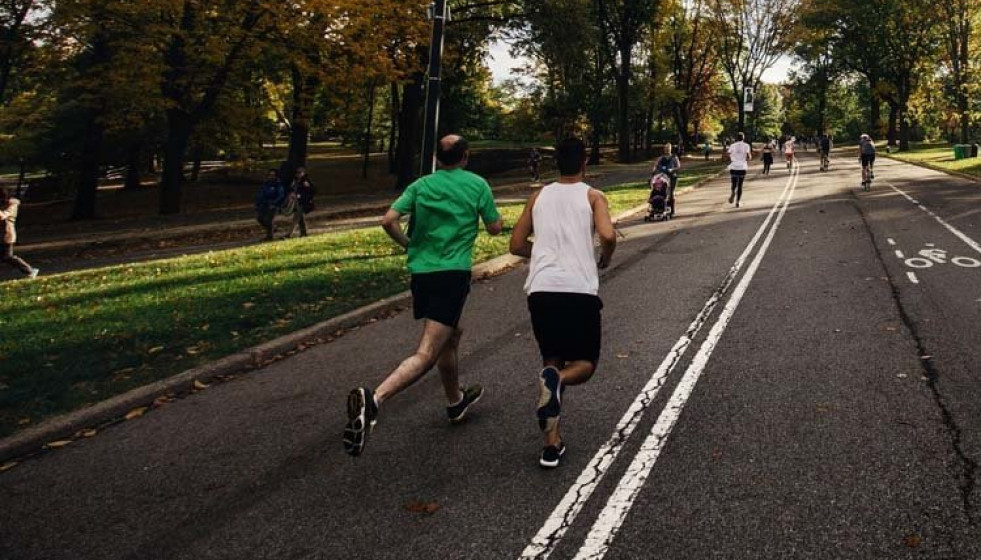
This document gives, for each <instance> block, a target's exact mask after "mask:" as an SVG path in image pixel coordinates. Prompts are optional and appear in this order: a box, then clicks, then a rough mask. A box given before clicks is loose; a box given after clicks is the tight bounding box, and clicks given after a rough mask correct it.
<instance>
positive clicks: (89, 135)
mask: <svg viewBox="0 0 981 560" xmlns="http://www.w3.org/2000/svg"><path fill="white" fill-rule="evenodd" d="M103 140H104V133H103V130H102V126H101V125H100V124H99V122H98V119H97V118H96V116H95V115H94V114H92V115H89V121H88V123H86V126H85V136H84V138H83V144H82V151H81V153H80V154H79V156H80V161H79V162H78V174H77V175H76V187H77V189H78V190H77V191H76V193H75V207H74V209H73V210H72V219H73V220H91V219H92V218H95V207H96V200H97V199H98V193H99V165H100V163H101V162H102V142H103Z"/></svg>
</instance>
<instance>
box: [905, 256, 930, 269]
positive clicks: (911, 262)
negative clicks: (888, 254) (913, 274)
mask: <svg viewBox="0 0 981 560" xmlns="http://www.w3.org/2000/svg"><path fill="white" fill-rule="evenodd" d="M905 262H906V266H908V267H910V268H930V267H931V266H933V261H931V260H930V259H924V258H923V257H913V258H911V259H906V261H905Z"/></svg>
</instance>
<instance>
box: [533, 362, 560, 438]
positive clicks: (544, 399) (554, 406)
mask: <svg viewBox="0 0 981 560" xmlns="http://www.w3.org/2000/svg"><path fill="white" fill-rule="evenodd" d="M538 383H539V388H538V427H539V428H541V430H542V431H543V432H551V431H552V430H554V429H555V427H556V426H558V423H559V416H560V415H561V413H562V378H561V377H560V376H559V370H558V369H556V368H554V367H552V366H548V367H546V368H545V369H543V370H542V373H541V375H539V378H538Z"/></svg>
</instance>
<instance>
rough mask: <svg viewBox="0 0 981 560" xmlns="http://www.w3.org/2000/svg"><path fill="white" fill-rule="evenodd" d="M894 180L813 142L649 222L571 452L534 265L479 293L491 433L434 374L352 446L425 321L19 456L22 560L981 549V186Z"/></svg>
mask: <svg viewBox="0 0 981 560" xmlns="http://www.w3.org/2000/svg"><path fill="white" fill-rule="evenodd" d="M877 175H878V176H877V179H876V182H875V185H874V187H873V190H872V191H871V192H868V193H865V192H861V191H860V190H858V189H857V188H856V187H857V186H858V185H857V183H858V176H859V172H858V167H857V163H855V162H852V161H850V158H849V160H848V161H846V160H845V159H843V158H841V157H839V158H838V159H837V160H836V161H835V162H834V164H833V167H832V170H831V171H830V172H827V173H821V172H819V171H818V170H817V162H816V160H814V159H809V158H808V157H807V156H806V155H805V158H804V159H803V161H802V166H801V168H800V170H799V174H798V173H796V172H795V173H788V172H787V171H786V170H785V169H784V168H776V169H775V170H774V173H773V174H772V175H771V176H769V177H761V176H759V175H752V176H751V178H750V180H749V181H748V182H747V185H746V194H745V197H744V200H743V202H744V204H743V207H742V208H739V209H735V208H733V207H731V206H730V205H729V204H727V202H726V198H727V195H728V189H727V184H726V181H725V180H724V179H720V180H717V181H715V182H712V183H710V184H708V185H706V186H705V187H703V188H700V189H697V190H696V191H694V192H692V193H690V194H688V195H686V196H685V197H684V198H683V199H681V200H680V204H679V218H678V219H676V220H675V221H673V222H670V223H661V224H644V223H642V222H640V221H639V220H636V221H634V222H632V223H630V224H625V225H624V227H623V230H624V233H626V235H627V239H626V240H624V241H622V242H621V247H620V250H619V251H618V254H617V257H616V264H615V266H614V267H613V268H612V269H611V270H609V271H608V272H607V273H605V275H604V277H603V284H602V288H601V289H602V296H603V298H604V301H605V304H606V307H605V309H604V321H605V323H604V331H603V337H604V350H603V357H602V360H601V365H600V370H599V372H598V373H597V375H596V377H595V378H594V379H593V381H591V382H590V383H589V384H587V385H585V386H582V387H576V388H573V389H570V390H569V391H568V392H567V393H566V398H565V407H564V410H563V435H564V437H565V440H566V443H567V444H568V449H569V450H568V453H567V454H566V456H565V458H564V462H563V464H562V466H561V467H560V468H559V469H556V470H554V471H543V470H541V469H540V468H539V467H538V465H537V458H538V454H539V451H540V445H541V442H540V434H539V433H538V431H537V425H536V421H535V417H534V401H535V397H536V389H535V386H536V385H535V383H536V381H535V379H536V374H537V367H536V364H537V361H538V360H537V355H536V348H535V345H534V342H533V338H532V336H531V329H530V325H529V322H528V318H527V311H526V309H525V305H524V297H523V294H522V292H521V285H522V282H523V280H524V271H523V270H521V269H519V270H516V271H514V272H512V273H509V274H506V275H504V276H501V277H498V278H495V279H492V280H489V281H485V282H482V283H480V284H477V285H476V286H475V287H474V290H473V293H472V296H471V299H470V303H469V306H468V309H467V312H466V315H465V318H464V328H465V329H466V330H467V333H466V335H465V339H464V343H463V361H462V365H463V369H464V371H465V374H466V379H467V380H468V381H477V382H480V383H482V384H484V386H485V387H486V390H487V392H486V395H485V397H484V399H483V400H482V401H481V402H480V403H479V404H478V405H476V406H475V408H474V409H473V410H472V413H471V415H470V416H469V417H468V421H467V422H466V423H465V424H464V425H461V426H450V425H449V424H448V423H447V422H446V419H445V416H444V412H443V406H444V403H443V402H442V398H441V394H442V392H441V390H440V389H439V384H438V380H437V379H436V378H435V376H432V377H430V378H427V379H425V380H424V381H423V382H421V383H420V384H419V385H418V386H416V387H414V388H413V389H411V390H410V391H409V392H407V393H406V394H404V395H402V396H401V397H400V398H398V399H397V400H395V401H392V402H391V403H390V404H388V405H386V407H385V409H384V410H383V411H382V416H381V417H380V421H379V425H378V428H377V429H376V431H375V433H374V434H373V436H372V438H371V439H370V440H369V444H368V447H367V449H366V451H365V455H364V456H362V457H360V458H358V459H352V458H350V457H348V456H346V455H345V454H344V453H343V451H342V447H341V442H340V432H341V429H342V427H343V424H344V417H345V413H344V402H345V395H346V393H347V391H348V390H349V389H350V388H352V387H353V386H355V385H359V384H365V383H367V384H375V383H377V382H379V381H380V380H381V379H382V377H383V376H384V374H385V373H386V372H387V371H388V370H390V369H391V368H392V367H394V366H395V365H396V364H397V363H398V362H399V361H400V360H401V358H402V357H403V356H404V355H405V354H406V353H407V352H408V351H409V350H410V349H411V348H412V347H413V345H414V342H415V340H416V337H417V334H418V328H417V326H416V325H415V324H413V322H412V321H411V317H409V316H408V315H406V314H402V315H399V316H397V317H395V318H393V319H390V320H385V321H381V322H378V323H374V324H371V325H369V326H366V327H364V328H362V329H359V330H357V331H355V332H352V333H350V334H348V335H347V336H344V337H342V338H340V339H338V340H336V341H335V342H333V343H331V344H327V345H323V346H319V347H316V348H313V349H311V350H308V351H306V352H304V353H301V354H298V355H297V356H295V357H293V358H290V359H288V360H286V361H282V362H279V363H277V364H275V365H272V366H270V367H268V368H267V369H265V370H262V371H259V372H255V373H253V374H250V375H247V376H244V377H242V378H239V379H237V380H235V381H232V382H229V383H226V384H222V385H217V386H214V387H212V388H210V389H208V390H206V391H203V392H201V393H199V394H196V395H192V396H190V397H188V398H185V399H183V400H180V401H177V402H174V403H172V404H169V405H167V406H165V407H163V408H162V409H160V410H157V411H154V412H152V413H150V414H147V415H146V416H144V417H142V418H140V419H138V420H133V421H130V422H126V423H123V424H121V425H118V426H115V427H112V428H110V429H107V430H105V431H104V432H103V433H100V434H99V435H98V436H96V437H94V438H92V439H89V440H84V441H80V442H77V443H74V444H72V445H70V446H68V447H67V448H65V449H62V450H60V451H57V452H53V453H48V454H45V455H43V456H40V457H38V458H36V459H32V460H29V461H27V462H25V463H24V464H22V465H19V466H18V467H16V468H14V469H11V470H10V471H8V472H6V473H3V474H0V558H4V559H10V560H14V559H22V558H23V559H27V558H37V559H60V558H65V559H78V558H93V559H95V558H98V559H101V558H112V559H116V558H119V559H124V558H133V559H136V558H139V559H152V558H161V559H204V558H228V559H233V558H234V559H242V558H270V559H271V558H277V559H278V558H371V559H375V558H379V559H382V558H384V559H388V558H392V559H395V558H446V559H458V558H460V559H462V558H481V559H482V558H495V559H496V558H513V559H516V558H519V557H522V555H524V556H525V557H537V558H544V557H546V556H548V557H550V558H583V559H585V558H604V557H605V558H694V559H700V558H715V557H718V558H739V559H743V558H745V559H756V558H822V559H824V558H856V559H870V558H883V559H893V558H938V559H939V558H964V559H971V558H979V557H981V532H979V531H978V524H979V523H981V509H979V506H981V491H979V490H978V489H977V485H978V484H979V477H981V469H978V462H979V461H981V407H979V406H978V403H979V402H981V379H979V376H981V348H979V347H981V327H979V325H981V246H979V245H978V243H979V242H981V188H979V185H978V184H976V183H971V182H967V181H963V180H960V179H956V178H950V177H947V176H945V175H941V174H939V173H934V172H931V171H926V170H923V169H920V168H916V167H912V166H909V165H903V164H899V163H896V162H892V161H880V163H879V166H878V170H877ZM914 201H915V202H914ZM910 273H912V275H911V274H910Z"/></svg>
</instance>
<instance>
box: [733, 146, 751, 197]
mask: <svg viewBox="0 0 981 560" xmlns="http://www.w3.org/2000/svg"><path fill="white" fill-rule="evenodd" d="M745 140H746V135H745V134H743V133H742V132H740V133H739V134H737V135H736V142H735V143H734V144H733V145H731V146H729V161H730V162H731V163H729V175H730V177H731V179H732V194H730V195H729V204H732V203H733V202H734V201H735V203H736V208H739V201H740V200H742V198H743V182H744V181H745V180H746V172H748V171H749V161H750V160H751V159H753V147H752V146H750V145H749V144H747V143H746V142H745Z"/></svg>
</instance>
